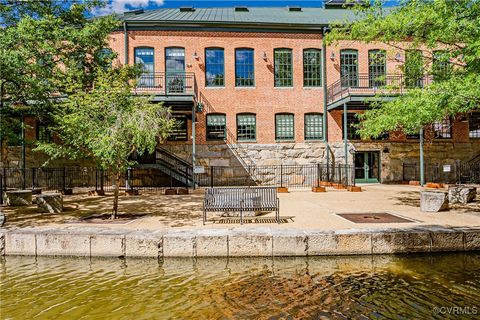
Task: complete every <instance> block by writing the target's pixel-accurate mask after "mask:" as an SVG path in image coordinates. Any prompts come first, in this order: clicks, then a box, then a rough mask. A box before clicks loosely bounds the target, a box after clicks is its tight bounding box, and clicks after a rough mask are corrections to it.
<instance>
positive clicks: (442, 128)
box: [433, 117, 452, 139]
mask: <svg viewBox="0 0 480 320" xmlns="http://www.w3.org/2000/svg"><path fill="white" fill-rule="evenodd" d="M433 132H434V134H435V139H451V138H452V120H451V119H450V117H447V118H445V119H443V120H441V121H435V122H434V123H433Z"/></svg>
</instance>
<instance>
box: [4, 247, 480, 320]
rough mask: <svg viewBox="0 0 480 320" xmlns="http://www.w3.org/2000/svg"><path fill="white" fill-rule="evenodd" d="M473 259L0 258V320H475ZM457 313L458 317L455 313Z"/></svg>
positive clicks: (477, 283) (477, 272)
mask: <svg viewBox="0 0 480 320" xmlns="http://www.w3.org/2000/svg"><path fill="white" fill-rule="evenodd" d="M479 258H480V253H467V254H464V253H461V254H432V255H397V256H373V257H372V256H357V257H318V258H314V257H309V258H273V259H272V258H255V259H249V258H238V259H196V260H192V259H165V260H163V261H158V260H156V259H126V260H124V259H116V258H111V259H106V258H105V259H88V258H48V257H38V258H34V257H13V256H12V257H3V258H1V260H0V281H1V287H0V289H1V293H0V315H1V318H2V319H392V318H393V319H448V318H451V319H479V318H480V315H479V314H480V259H479ZM454 308H456V309H454Z"/></svg>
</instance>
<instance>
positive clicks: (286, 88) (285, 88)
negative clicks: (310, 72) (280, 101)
mask: <svg viewBox="0 0 480 320" xmlns="http://www.w3.org/2000/svg"><path fill="white" fill-rule="evenodd" d="M273 88H275V89H280V90H288V89H294V87H293V86H291V87H273Z"/></svg>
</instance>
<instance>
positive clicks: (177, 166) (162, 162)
mask: <svg viewBox="0 0 480 320" xmlns="http://www.w3.org/2000/svg"><path fill="white" fill-rule="evenodd" d="M134 160H136V161H137V163H138V164H137V166H136V167H135V168H138V169H156V170H159V171H160V172H162V173H163V174H165V175H167V176H168V177H170V179H173V180H174V181H175V185H184V186H186V187H187V186H188V187H193V186H194V177H193V170H192V164H191V163H190V162H188V161H186V160H184V159H182V158H180V157H178V156H176V155H174V154H173V153H171V152H170V151H168V150H166V149H164V148H162V147H157V148H156V149H155V152H154V153H153V154H146V155H142V156H141V157H134Z"/></svg>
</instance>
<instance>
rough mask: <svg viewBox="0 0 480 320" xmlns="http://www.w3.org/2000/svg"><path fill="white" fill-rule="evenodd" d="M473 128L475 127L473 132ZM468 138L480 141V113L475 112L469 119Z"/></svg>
mask: <svg viewBox="0 0 480 320" xmlns="http://www.w3.org/2000/svg"><path fill="white" fill-rule="evenodd" d="M473 116H474V117H473ZM472 127H475V129H474V130H473V131H472ZM468 137H469V138H470V139H480V112H473V113H471V114H470V116H469V117H468Z"/></svg>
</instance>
